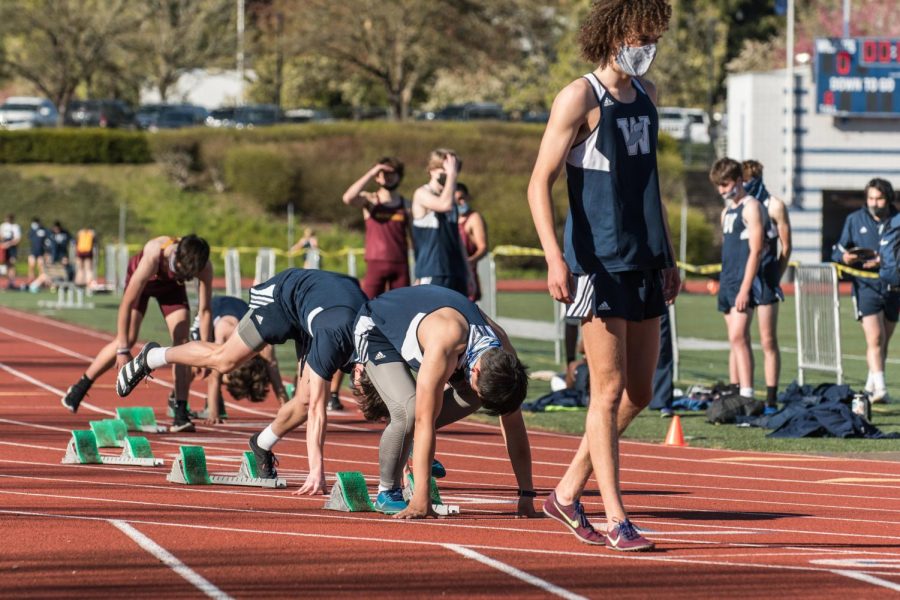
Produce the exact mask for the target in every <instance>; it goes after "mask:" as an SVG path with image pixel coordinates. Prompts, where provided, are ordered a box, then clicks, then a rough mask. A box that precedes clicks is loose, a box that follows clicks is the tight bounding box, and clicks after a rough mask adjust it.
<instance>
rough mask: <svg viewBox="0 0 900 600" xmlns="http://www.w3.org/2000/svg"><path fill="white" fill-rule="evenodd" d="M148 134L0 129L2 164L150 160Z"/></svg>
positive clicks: (111, 131) (88, 130) (97, 130)
mask: <svg viewBox="0 0 900 600" xmlns="http://www.w3.org/2000/svg"><path fill="white" fill-rule="evenodd" d="M152 160H153V157H152V155H151V154H150V146H149V144H148V143H147V136H146V135H144V134H143V133H140V132H134V131H115V130H107V129H36V130H30V131H0V163H35V162H42V163H61V164H84V163H107V164H111V163H112V164H115V163H148V162H152Z"/></svg>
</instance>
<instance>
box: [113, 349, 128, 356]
mask: <svg viewBox="0 0 900 600" xmlns="http://www.w3.org/2000/svg"><path fill="white" fill-rule="evenodd" d="M116 354H120V355H121V354H131V348H119V349H118V350H116Z"/></svg>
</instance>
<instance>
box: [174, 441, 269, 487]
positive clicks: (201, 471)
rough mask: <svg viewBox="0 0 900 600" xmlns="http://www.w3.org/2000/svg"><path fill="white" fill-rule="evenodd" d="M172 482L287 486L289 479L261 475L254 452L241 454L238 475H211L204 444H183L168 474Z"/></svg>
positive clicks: (184, 483)
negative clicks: (207, 465)
mask: <svg viewBox="0 0 900 600" xmlns="http://www.w3.org/2000/svg"><path fill="white" fill-rule="evenodd" d="M166 479H167V480H168V481H171V482H172V483H180V484H182V485H240V486H246V487H263V488H286V487H287V480H286V479H284V478H283V477H278V478H275V479H271V478H264V477H260V476H259V473H258V471H257V469H256V458H255V457H254V456H253V453H252V452H249V451H247V452H244V454H243V455H241V468H240V471H238V473H237V475H210V473H209V470H208V469H207V467H206V451H205V450H204V449H203V446H181V447H180V448H179V453H178V456H177V457H175V460H174V461H173V462H172V470H171V471H169V474H168V475H167V476H166Z"/></svg>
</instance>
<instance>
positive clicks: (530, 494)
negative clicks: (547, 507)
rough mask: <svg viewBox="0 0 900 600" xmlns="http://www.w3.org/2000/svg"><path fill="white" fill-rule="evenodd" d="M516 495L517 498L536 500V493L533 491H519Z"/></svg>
mask: <svg viewBox="0 0 900 600" xmlns="http://www.w3.org/2000/svg"><path fill="white" fill-rule="evenodd" d="M517 495H518V496H519V498H537V492H536V491H534V490H519V491H518V492H517Z"/></svg>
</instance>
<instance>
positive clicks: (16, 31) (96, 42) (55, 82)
mask: <svg viewBox="0 0 900 600" xmlns="http://www.w3.org/2000/svg"><path fill="white" fill-rule="evenodd" d="M136 8H137V5H135V3H133V2H129V1H128V0H4V1H3V2H2V3H0V29H2V31H3V33H4V34H5V36H4V50H5V52H4V57H3V59H4V67H5V70H6V71H8V72H9V73H10V74H12V75H14V76H17V77H21V78H22V79H25V80H26V81H28V82H30V83H31V84H32V85H34V87H35V88H37V90H39V91H40V92H41V93H42V94H44V95H45V96H47V97H48V98H50V99H51V100H52V101H53V102H54V103H55V104H56V105H57V106H58V107H59V111H60V118H62V117H64V116H65V109H66V106H67V104H68V103H69V101H70V100H71V99H72V98H73V95H74V93H75V90H76V89H77V87H78V85H79V84H80V83H82V82H85V81H90V79H91V78H92V76H93V75H94V74H95V73H96V72H97V70H98V69H100V68H102V66H103V65H104V64H105V60H106V56H107V55H108V54H109V52H110V51H111V49H112V48H114V47H116V45H117V44H118V43H119V42H120V41H121V40H122V39H123V38H125V37H126V36H129V35H132V34H133V32H134V31H135V30H136V29H137V28H138V26H139V24H140V12H139V11H138V10H136Z"/></svg>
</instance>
